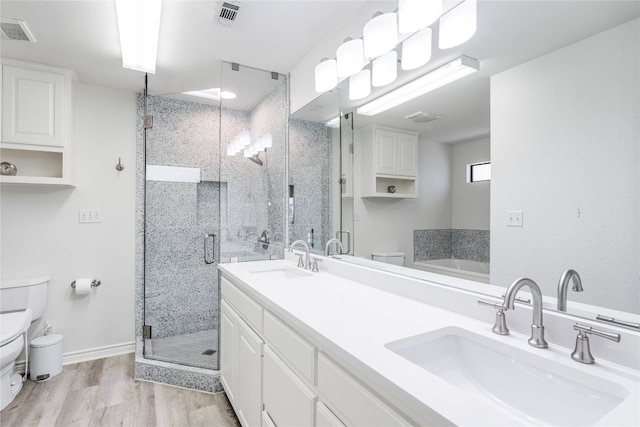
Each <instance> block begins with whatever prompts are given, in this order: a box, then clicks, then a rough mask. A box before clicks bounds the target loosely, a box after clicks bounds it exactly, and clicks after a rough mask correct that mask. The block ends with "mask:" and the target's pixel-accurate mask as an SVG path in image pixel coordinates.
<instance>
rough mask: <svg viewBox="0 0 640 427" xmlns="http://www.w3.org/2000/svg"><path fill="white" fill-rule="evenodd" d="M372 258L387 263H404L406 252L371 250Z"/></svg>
mask: <svg viewBox="0 0 640 427" xmlns="http://www.w3.org/2000/svg"><path fill="white" fill-rule="evenodd" d="M371 259H372V260H374V261H379V262H384V263H386V264H393V265H404V252H371Z"/></svg>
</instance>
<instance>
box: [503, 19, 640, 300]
mask: <svg viewBox="0 0 640 427" xmlns="http://www.w3.org/2000/svg"><path fill="white" fill-rule="evenodd" d="M639 22H640V21H638V20H635V21H632V22H630V23H627V24H624V25H621V26H619V27H616V28H614V29H611V30H608V31H605V32H603V33H600V34H597V35H595V36H593V37H590V38H588V39H585V40H583V41H580V42H578V43H575V44H573V45H571V46H568V47H566V48H563V49H560V50H558V51H555V52H552V53H550V54H548V55H545V56H542V57H540V58H537V59H535V60H533V61H530V62H528V63H525V64H523V65H521V66H518V67H515V68H513V69H511V70H508V71H506V72H504V73H502V74H499V75H497V76H494V77H493V78H492V80H491V161H492V174H493V179H492V183H491V193H492V194H491V200H492V201H491V276H492V277H491V282H492V283H494V284H497V285H504V286H507V285H508V284H509V283H511V282H512V281H513V280H514V279H516V278H518V277H522V276H528V277H531V278H532V279H534V280H535V281H537V282H538V283H539V284H540V285H541V287H542V289H543V293H544V294H545V295H550V296H555V295H556V286H557V283H558V279H559V277H560V274H561V273H562V272H563V270H565V269H566V268H574V269H576V270H577V271H578V273H580V275H581V276H582V279H583V280H582V281H583V285H584V292H583V293H575V292H570V294H569V300H570V301H572V300H573V301H580V302H585V303H592V304H595V305H599V306H605V307H611V308H616V309H618V310H624V311H629V312H635V313H639V312H640V298H639V296H638V295H639V288H640V271H639V270H640V262H639V260H640V247H639V246H640V243H639V230H640V222H639V221H640V220H639V217H640V214H639V209H638V208H639V193H640V190H639V185H638V177H639V176H640V170H639V166H640V164H639V163H640V162H639V135H640V129H639V124H638V118H639V116H640V108H639V94H640V87H639V79H638V76H639V75H640V72H639V71H640V70H639V64H640V57H639V53H640V46H639V38H638V34H640V24H639ZM508 210H522V211H523V212H524V226H523V227H522V228H516V227H506V226H505V217H506V211H508Z"/></svg>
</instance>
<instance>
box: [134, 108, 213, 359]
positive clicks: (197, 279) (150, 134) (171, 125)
mask: <svg viewBox="0 0 640 427" xmlns="http://www.w3.org/2000/svg"><path fill="white" fill-rule="evenodd" d="M147 114H148V115H151V116H153V126H152V127H151V128H149V129H147V130H146V186H145V245H144V246H145V298H144V299H145V307H144V313H145V331H144V335H145V341H144V355H145V357H146V358H150V359H155V360H162V361H167V362H172V363H178V364H184V365H188V366H195V367H200V368H207V369H214V370H215V369H218V353H217V352H218V304H219V297H218V290H219V284H218V271H217V263H216V259H217V257H218V246H219V240H218V237H219V236H220V189H221V183H220V178H219V172H220V171H219V157H220V155H219V145H220V144H219V123H220V108H219V107H218V106H217V105H215V104H214V105H211V104H207V103H202V102H195V101H193V100H184V99H176V98H174V97H166V96H148V97H147Z"/></svg>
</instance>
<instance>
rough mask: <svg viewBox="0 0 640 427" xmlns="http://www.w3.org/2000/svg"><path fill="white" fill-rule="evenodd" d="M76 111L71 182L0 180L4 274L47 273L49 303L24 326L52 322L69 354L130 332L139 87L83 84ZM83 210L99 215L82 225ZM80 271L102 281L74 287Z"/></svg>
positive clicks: (127, 340)
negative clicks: (119, 167) (80, 290)
mask: <svg viewBox="0 0 640 427" xmlns="http://www.w3.org/2000/svg"><path fill="white" fill-rule="evenodd" d="M77 110H78V115H77V150H76V153H77V154H76V164H77V169H76V181H77V187H76V188H75V189H70V188H63V187H45V186H22V185H14V186H9V185H3V186H2V189H1V191H2V193H1V196H2V197H1V205H2V207H1V213H2V218H1V232H2V246H1V247H2V255H1V266H2V278H3V279H5V278H14V277H25V276H39V275H47V276H49V277H50V283H49V295H48V304H47V308H46V312H45V314H44V316H43V318H42V319H41V320H40V321H38V322H36V323H34V324H33V325H32V327H31V331H30V335H31V336H35V335H34V333H39V332H40V331H41V330H42V327H43V323H44V320H53V321H55V326H56V333H60V334H63V335H64V340H63V352H64V353H65V357H67V358H68V357H70V356H74V357H81V355H82V354H83V353H85V352H90V351H92V350H96V349H100V348H103V347H107V349H103V350H109V348H116V349H117V348H120V349H124V348H133V347H132V346H131V344H132V343H133V341H134V251H135V241H134V239H135V227H134V213H135V139H136V124H135V120H136V96H135V93H133V92H126V91H120V90H114V89H106V88H102V87H97V86H91V85H85V84H80V85H79V86H78V96H77ZM119 157H121V158H122V164H123V165H124V167H125V169H124V171H122V172H118V171H116V170H115V165H116V164H117V163H118V158H119ZM80 209H98V210H100V211H101V213H102V223H98V224H79V223H78V210H80ZM79 277H95V278H99V279H100V280H101V281H102V285H101V286H100V287H99V288H96V289H95V290H94V291H93V292H92V293H91V295H87V296H82V297H79V296H76V295H74V294H73V293H72V289H71V287H70V284H71V282H72V281H73V280H74V279H76V278H79Z"/></svg>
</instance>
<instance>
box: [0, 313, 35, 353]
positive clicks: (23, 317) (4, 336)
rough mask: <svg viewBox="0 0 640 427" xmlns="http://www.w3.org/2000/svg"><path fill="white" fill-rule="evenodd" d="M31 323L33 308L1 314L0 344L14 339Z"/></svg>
mask: <svg viewBox="0 0 640 427" xmlns="http://www.w3.org/2000/svg"><path fill="white" fill-rule="evenodd" d="M29 325H31V309H30V308H27V309H26V310H24V311H13V312H10V313H2V314H0V346H3V345H5V344H6V343H8V342H11V341H13V340H14V339H15V338H16V337H17V336H19V335H20V334H23V333H24V331H26V330H27V329H29Z"/></svg>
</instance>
